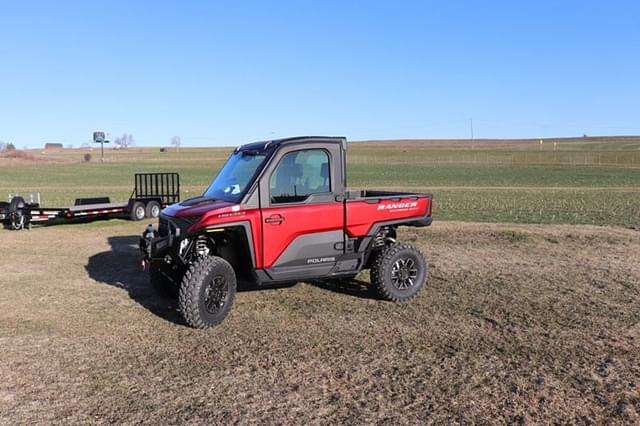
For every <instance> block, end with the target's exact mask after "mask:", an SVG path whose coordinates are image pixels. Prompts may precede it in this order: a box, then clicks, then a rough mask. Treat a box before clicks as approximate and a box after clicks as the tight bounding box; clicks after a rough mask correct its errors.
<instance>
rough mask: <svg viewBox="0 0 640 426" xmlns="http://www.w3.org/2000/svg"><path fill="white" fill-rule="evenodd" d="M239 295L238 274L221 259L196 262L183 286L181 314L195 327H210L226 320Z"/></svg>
mask: <svg viewBox="0 0 640 426" xmlns="http://www.w3.org/2000/svg"><path fill="white" fill-rule="evenodd" d="M235 295H236V274H235V272H234V271H233V268H232V267H231V265H230V264H229V262H227V261H226V260H224V259H222V258H221V257H215V256H204V257H201V258H199V259H198V260H196V261H195V262H194V263H193V264H192V265H191V266H189V269H187V272H186V273H185V275H184V278H183V279H182V284H181V285H180V295H179V306H180V312H181V313H182V316H183V317H184V319H185V321H186V322H187V324H189V325H190V326H191V327H194V328H208V327H212V326H214V325H217V324H220V323H221V322H222V320H224V319H225V317H226V316H227V314H228V313H229V310H230V309H231V305H233V299H234V298H235Z"/></svg>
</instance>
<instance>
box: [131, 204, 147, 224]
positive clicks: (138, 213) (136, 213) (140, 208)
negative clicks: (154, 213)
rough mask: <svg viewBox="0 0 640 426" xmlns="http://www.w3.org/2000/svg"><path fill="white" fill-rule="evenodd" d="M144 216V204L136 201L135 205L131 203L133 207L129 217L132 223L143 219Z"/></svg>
mask: <svg viewBox="0 0 640 426" xmlns="http://www.w3.org/2000/svg"><path fill="white" fill-rule="evenodd" d="M146 214H147V212H146V210H145V208H144V203H143V202H142V201H136V202H135V203H133V206H131V212H130V213H129V216H130V217H131V220H133V221H140V220H142V219H144V217H145V215H146Z"/></svg>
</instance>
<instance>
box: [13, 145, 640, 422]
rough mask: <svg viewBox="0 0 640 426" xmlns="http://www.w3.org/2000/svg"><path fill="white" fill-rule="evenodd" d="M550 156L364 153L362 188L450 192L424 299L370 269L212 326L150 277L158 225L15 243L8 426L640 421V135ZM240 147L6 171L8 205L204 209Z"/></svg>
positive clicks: (412, 148)
mask: <svg viewBox="0 0 640 426" xmlns="http://www.w3.org/2000/svg"><path fill="white" fill-rule="evenodd" d="M552 142H553V141H546V142H545V144H543V145H542V148H541V146H540V145H539V144H538V141H526V140H525V141H523V140H515V141H476V142H475V144H474V147H473V149H472V148H471V146H470V145H469V141H450V142H445V141H422V142H418V141H396V142H393V143H389V142H387V143H381V142H363V143H353V144H351V145H350V147H349V156H350V157H349V172H348V173H349V176H348V178H349V182H350V186H351V187H353V188H356V187H369V188H398V189H406V188H409V189H415V190H420V191H422V190H430V191H432V192H433V193H434V196H435V203H436V204H435V209H434V219H435V221H434V224H433V225H432V226H431V227H429V228H419V229H418V228H409V229H401V230H400V232H399V239H401V240H403V241H408V242H411V243H413V244H417V245H419V246H420V247H421V249H422V250H423V252H424V253H426V255H427V257H428V261H429V267H430V279H429V281H428V283H427V285H426V286H425V289H424V290H423V291H422V292H421V293H420V295H419V296H418V297H417V298H416V299H415V300H413V301H412V302H411V303H408V304H405V305H395V304H391V303H387V302H384V301H381V300H378V299H376V298H375V297H374V296H373V294H372V293H371V292H370V291H369V288H368V285H367V282H368V275H367V272H363V273H361V274H360V275H359V276H358V277H357V278H356V280H354V281H352V282H350V283H346V284H344V285H336V284H329V283H325V282H308V283H298V284H296V285H294V286H287V287H282V288H275V289H264V290H258V291H248V290H245V291H241V292H239V293H238V295H237V298H236V301H235V304H234V307H233V309H232V311H231V314H230V316H229V317H228V318H227V319H226V320H225V322H224V323H223V324H222V325H221V326H219V327H216V328H214V329H210V330H207V331H201V330H194V329H191V328H188V327H186V326H185V325H184V324H183V322H182V320H181V317H180V315H179V313H178V312H177V311H176V302H175V301H174V300H169V299H163V298H159V297H158V296H156V295H155V294H154V292H153V291H152V289H151V287H150V285H149V282H148V277H147V274H146V273H144V272H142V271H140V268H139V261H140V255H139V252H138V249H137V242H138V235H139V234H140V233H141V232H142V228H143V225H141V224H140V223H133V222H128V221H123V220H112V221H106V222H94V223H90V224H74V225H63V226H56V227H42V228H34V229H33V230H32V231H29V232H27V231H24V232H10V231H6V230H0V250H1V251H0V253H1V255H0V348H1V351H0V353H1V356H2V358H1V360H0V377H1V378H2V380H0V425H4V424H6V425H14V424H32V423H37V424H52V423H54V424H78V423H81V424H94V423H98V424H106V423H117V424H140V423H146V424H176V423H190V424H217V423H240V424H249V423H268V424H272V423H276V424H290V423H294V424H306V423H311V424H319V423H322V424H325V423H333V424H343V423H347V424H372V423H383V424H428V423H432V424H450V423H483V424H486V423H490V424H493V423H508V424H513V423H516V424H531V423H532V424H550V423H554V424H558V423H562V424H565V423H569V424H594V423H595V424H640V363H639V359H640V309H639V308H638V307H639V306H640V238H639V237H640V234H639V229H640V168H638V166H637V165H638V160H640V158H638V154H639V153H640V139H639V138H615V139H607V138H586V139H585V138H577V139H568V140H560V142H559V144H558V146H557V147H556V151H553V143H552ZM228 152H229V149H182V150H181V152H179V153H176V152H170V153H164V154H161V153H159V152H157V149H153V150H152V149H132V150H129V151H128V152H117V151H114V152H109V153H108V157H107V160H108V161H107V162H106V163H105V164H100V163H95V162H92V163H90V164H86V163H83V162H82V161H81V159H82V156H83V155H84V153H85V151H81V150H74V151H69V152H64V153H59V154H47V155H41V154H38V153H33V155H34V156H35V158H33V159H16V160H9V159H1V158H0V194H1V193H4V192H12V191H16V190H20V191H27V190H30V191H38V192H41V193H42V195H43V199H44V201H45V203H47V204H68V203H72V202H73V199H74V198H75V197H79V196H91V195H102V194H108V195H110V196H111V197H113V198H114V199H125V198H126V197H127V196H128V195H129V192H130V190H131V179H132V174H133V173H135V172H143V171H178V172H180V173H181V176H182V182H183V189H184V191H183V197H188V196H191V195H197V194H199V193H200V192H201V191H202V190H203V188H204V187H205V186H206V185H207V184H208V182H209V181H210V180H211V178H212V176H213V175H214V174H215V171H216V170H217V169H218V168H219V167H220V166H221V164H222V162H223V161H224V159H225V158H226V156H227V154H228ZM585 153H586V157H585ZM616 153H617V156H616ZM93 155H94V157H95V156H96V155H97V153H96V151H94V152H93ZM525 156H526V161H525ZM585 158H586V159H587V160H586V161H585ZM596 158H599V159H600V161H599V162H598V161H596V160H595V159H596ZM589 159H593V160H594V161H591V162H590V161H589ZM602 159H606V161H602ZM605 163H606V164H605ZM187 191H188V192H187ZM480 222H484V223H480ZM487 222H498V223H487ZM594 225H597V226H594Z"/></svg>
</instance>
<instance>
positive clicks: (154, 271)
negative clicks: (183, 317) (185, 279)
mask: <svg viewBox="0 0 640 426" xmlns="http://www.w3.org/2000/svg"><path fill="white" fill-rule="evenodd" d="M149 281H150V282H151V287H152V288H153V290H154V291H155V292H156V294H157V295H158V296H162V297H168V298H172V299H175V298H177V297H178V286H177V285H176V283H175V282H174V281H173V280H172V279H171V278H170V277H168V276H166V275H165V274H163V273H162V272H161V271H160V270H159V269H158V268H154V267H153V266H151V268H150V269H149Z"/></svg>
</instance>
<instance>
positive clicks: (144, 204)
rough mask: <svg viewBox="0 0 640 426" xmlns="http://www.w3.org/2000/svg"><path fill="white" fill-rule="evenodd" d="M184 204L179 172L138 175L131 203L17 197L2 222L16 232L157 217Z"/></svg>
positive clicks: (1, 210)
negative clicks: (51, 202)
mask: <svg viewBox="0 0 640 426" xmlns="http://www.w3.org/2000/svg"><path fill="white" fill-rule="evenodd" d="M179 201H180V175H178V173H137V174H136V175H135V184H134V189H133V191H132V193H131V196H130V197H129V200H127V201H123V202H115V203H112V202H111V200H110V199H109V197H97V198H78V199H76V200H75V203H74V205H73V206H69V207H42V206H40V200H39V197H31V198H30V199H28V200H25V199H24V198H23V197H21V196H13V197H12V198H11V201H10V202H9V203H0V222H2V223H3V224H4V225H5V226H6V227H8V228H9V229H13V230H20V229H25V228H27V229H29V228H31V226H32V225H55V224H60V223H68V222H70V221H78V220H97V219H112V218H117V217H119V218H130V219H131V220H142V219H144V218H157V217H158V216H159V215H160V211H161V210H162V208H164V207H166V206H167V205H169V204H173V203H177V202H179Z"/></svg>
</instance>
